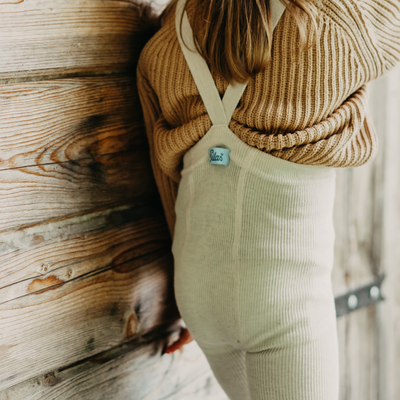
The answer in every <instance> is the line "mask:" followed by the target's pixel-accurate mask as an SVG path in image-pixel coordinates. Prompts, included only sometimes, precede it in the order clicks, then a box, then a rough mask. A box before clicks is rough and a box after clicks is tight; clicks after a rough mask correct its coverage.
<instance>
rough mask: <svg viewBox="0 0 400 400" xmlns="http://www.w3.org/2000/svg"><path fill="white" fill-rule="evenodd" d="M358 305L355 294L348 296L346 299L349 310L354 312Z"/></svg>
mask: <svg viewBox="0 0 400 400" xmlns="http://www.w3.org/2000/svg"><path fill="white" fill-rule="evenodd" d="M357 305H358V299H357V296H356V295H355V294H352V295H351V296H349V298H348V299H347V306H348V307H349V309H350V310H354V309H355V308H356V307H357Z"/></svg>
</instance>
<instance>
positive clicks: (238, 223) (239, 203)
mask: <svg viewBox="0 0 400 400" xmlns="http://www.w3.org/2000/svg"><path fill="white" fill-rule="evenodd" d="M254 156H255V152H252V151H250V152H249V153H248V154H247V156H246V157H245V159H244V162H243V167H242V168H241V170H240V173H239V179H238V185H237V189H236V207H235V236H234V240H233V245H232V258H233V262H234V290H235V296H234V317H235V324H236V332H237V335H238V338H237V343H241V340H242V332H241V329H240V321H239V294H240V290H239V289H240V282H239V280H240V260H239V244H240V237H241V233H242V210H243V197H244V184H245V178H246V174H247V172H248V169H249V167H250V165H251V163H252V161H253V158H254Z"/></svg>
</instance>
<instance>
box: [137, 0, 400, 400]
mask: <svg viewBox="0 0 400 400" xmlns="http://www.w3.org/2000/svg"><path fill="white" fill-rule="evenodd" d="M275 27H276V29H275V30H274V28H275ZM399 60H400V5H399V2H398V0H364V1H360V0H320V1H319V0H287V1H286V2H284V3H281V2H280V1H279V0H230V1H227V0H188V1H185V0H173V1H172V2H171V3H170V5H169V6H168V7H167V9H166V11H165V13H164V15H163V25H162V27H161V29H160V30H159V31H158V33H157V34H156V35H155V36H154V37H153V38H152V39H151V40H150V41H149V43H148V44H147V45H146V47H145V48H144V50H143V52H142V54H141V57H140V60H139V65H138V89H139V95H140V99H141V102H142V106H143V111H144V117H145V123H146V131H147V134H148V138H149V144H150V152H151V153H150V156H151V160H152V166H153V171H154V175H155V178H156V182H157V185H158V188H159V191H160V195H161V198H162V201H163V205H164V209H165V213H166V217H167V221H168V224H169V228H170V231H171V235H172V237H173V246H172V252H173V255H174V261H175V296H176V300H177V305H178V308H179V311H180V312H181V315H182V318H183V320H184V321H185V323H186V325H187V327H188V329H189V331H190V333H191V334H192V335H193V338H194V339H195V340H196V341H197V343H198V344H199V346H200V348H201V349H202V351H203V352H204V354H205V355H206V357H207V359H208V361H209V364H210V366H211V368H212V370H213V372H214V374H215V376H216V378H217V380H218V381H219V383H220V384H221V386H222V388H223V389H224V390H225V392H226V393H227V395H228V396H229V398H230V399H232V400H250V399H252V400H267V399H268V400H278V399H285V400H286V399H290V400H303V399H304V400H306V399H307V400H322V399H323V400H337V398H338V389H339V385H338V349H337V334H336V318H335V308H334V297H333V294H332V288H331V278H330V275H331V269H332V265H333V247H334V238H335V233H334V229H333V202H334V195H335V167H354V166H359V165H363V164H365V163H366V162H367V161H369V160H372V159H373V157H374V155H375V154H376V150H377V143H376V135H375V131H374V129H373V126H372V124H371V120H370V117H369V115H368V110H367V99H366V88H365V83H366V82H368V81H370V80H372V79H375V78H377V77H378V76H380V75H382V74H384V73H385V72H387V71H388V70H389V69H391V68H393V67H394V65H395V64H396V63H397V62H398V61H399ZM210 71H211V73H210ZM185 334H186V336H185V337H184V340H182V341H181V342H183V341H187V340H188V334H187V332H186V333H185ZM189 339H190V338H189Z"/></svg>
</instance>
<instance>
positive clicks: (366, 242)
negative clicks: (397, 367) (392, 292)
mask: <svg viewBox="0 0 400 400" xmlns="http://www.w3.org/2000/svg"><path fill="white" fill-rule="evenodd" d="M378 133H379V132H378ZM382 156H383V155H382V153H381V152H380V153H379V154H378V157H377V159H375V160H374V161H373V162H371V163H369V164H367V165H364V166H362V167H357V168H348V169H344V170H337V188H336V198H335V214H334V223H335V232H336V240H335V262H334V268H333V271H332V282H333V289H334V293H335V295H340V294H343V293H345V292H347V291H348V290H351V289H355V288H357V287H359V286H362V285H364V284H367V283H369V282H371V281H372V280H373V279H374V277H375V276H376V274H377V273H378V271H377V269H376V262H377V260H379V257H380V254H379V244H380V243H379V242H380V240H381V238H380V234H379V233H380V229H377V228H379V226H377V223H378V224H381V223H382V221H381V219H380V218H379V216H377V213H379V212H380V210H382V203H381V202H382V198H381V196H380V194H379V193H378V191H379V188H380V185H381V181H380V180H379V179H377V176H379V174H380V171H381V159H382ZM375 311H376V310H375V307H369V308H368V309H364V310H360V311H357V312H356V313H352V314H349V315H347V316H345V317H342V318H340V319H339V320H338V336H339V352H340V353H339V354H340V399H341V400H358V399H360V400H361V399H363V400H365V399H371V400H372V399H374V400H377V391H378V375H379V374H378V369H377V367H376V365H377V360H378V350H377V345H376V344H377V341H378V339H377V330H376V323H377V320H376V312H375Z"/></svg>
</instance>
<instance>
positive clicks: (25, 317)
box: [0, 247, 178, 390]
mask: <svg viewBox="0 0 400 400" xmlns="http://www.w3.org/2000/svg"><path fill="white" fill-rule="evenodd" d="M149 250H151V252H150V253H147V254H144V255H141V256H138V257H134V251H132V252H131V255H129V254H127V255H125V254H124V255H123V256H122V257H120V258H121V259H122V260H121V261H119V262H118V263H117V264H116V265H113V264H111V265H109V267H108V268H103V269H101V268H99V269H94V268H93V265H90V264H91V262H90V261H91V260H90V259H89V260H88V264H89V266H88V267H87V268H86V270H91V271H92V272H91V273H86V274H83V272H84V269H85V265H84V264H85V261H82V262H81V265H80V266H79V267H78V268H77V270H76V272H77V276H76V277H74V276H73V275H74V269H73V267H72V266H69V267H65V268H60V269H58V270H56V271H51V272H49V274H47V275H45V276H43V278H41V279H36V281H38V280H39V281H42V284H43V285H40V282H38V284H37V286H36V287H35V289H36V290H35V291H34V292H31V293H30V292H29V288H30V286H31V285H32V283H33V282H34V281H35V279H30V280H27V281H26V282H25V285H26V286H25V288H26V291H25V293H26V294H25V295H24V296H19V297H17V298H15V299H14V300H11V301H7V302H5V303H3V304H1V307H0V320H1V321H2V328H1V331H0V356H1V359H2V362H1V364H0V390H3V389H5V388H8V387H11V386H13V385H15V384H17V383H20V382H23V381H25V380H27V379H30V378H32V377H34V376H37V375H38V374H41V373H45V372H46V371H49V370H53V369H57V368H60V367H62V366H66V365H69V364H71V363H74V362H77V361H79V360H82V359H85V358H87V357H90V356H92V355H94V354H98V353H100V352H102V351H105V350H107V349H110V348H113V347H115V346H118V345H120V344H121V343H123V342H125V341H127V340H129V339H132V337H134V336H135V335H143V334H145V333H146V332H149V331H152V330H155V329H157V327H159V326H161V325H164V324H168V323H169V324H171V323H172V322H173V321H175V320H176V319H177V318H178V314H177V310H176V306H175V300H174V296H173V291H172V270H171V268H170V266H171V253H170V251H169V247H164V248H162V247H161V249H160V250H159V251H154V249H149V248H148V251H149ZM132 253H133V254H132ZM95 257H96V255H94V258H95ZM66 268H68V270H67V271H70V270H71V271H72V274H71V276H69V275H68V272H67V273H66V274H65V272H66ZM66 276H67V277H68V276H69V280H68V279H65V277H66ZM50 277H54V278H53V279H52V280H53V282H50V283H55V285H54V286H53V287H51V286H50V287H48V286H47V287H46V285H47V284H48V283H49V282H46V279H48V278H50ZM60 281H62V284H59V282H60ZM45 289H53V290H45ZM18 294H20V293H18ZM27 338H29V340H28V339H27Z"/></svg>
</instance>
